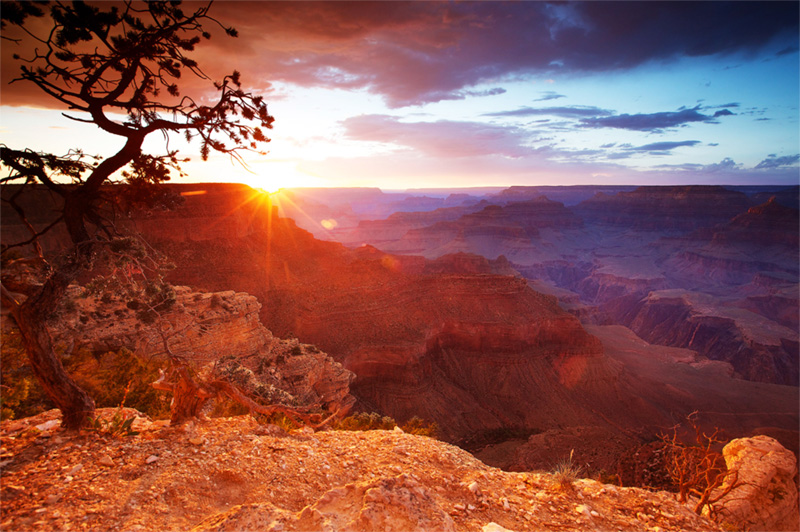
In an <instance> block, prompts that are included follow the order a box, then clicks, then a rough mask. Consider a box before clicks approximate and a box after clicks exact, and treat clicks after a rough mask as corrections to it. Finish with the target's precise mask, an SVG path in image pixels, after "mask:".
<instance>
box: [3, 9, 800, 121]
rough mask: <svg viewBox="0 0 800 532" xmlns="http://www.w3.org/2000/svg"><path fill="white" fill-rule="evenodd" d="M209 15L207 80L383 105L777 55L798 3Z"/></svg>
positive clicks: (203, 55)
mask: <svg viewBox="0 0 800 532" xmlns="http://www.w3.org/2000/svg"><path fill="white" fill-rule="evenodd" d="M211 13H212V15H214V16H216V17H217V18H218V19H219V20H220V21H221V22H222V23H223V24H225V25H233V26H234V27H236V28H237V29H238V30H239V34H240V38H239V39H226V38H224V37H217V35H218V34H219V33H220V31H219V30H218V29H215V28H210V29H211V30H212V33H214V35H215V37H214V38H213V39H212V40H211V41H209V42H208V43H203V45H202V46H200V47H198V51H197V53H195V54H193V57H194V58H195V59H197V60H198V62H199V63H200V64H201V65H203V66H204V68H205V67H207V68H205V69H206V70H207V71H208V72H209V73H210V74H212V75H213V76H214V77H215V78H218V77H219V76H220V75H221V74H224V73H227V72H229V71H230V70H232V69H234V68H236V69H238V70H240V71H241V72H242V74H243V79H245V80H246V81H248V80H251V81H249V82H250V83H253V82H255V83H256V84H257V85H258V84H259V83H261V82H266V81H271V82H283V83H289V84H296V85H300V86H304V87H326V88H344V89H358V90H365V91H368V92H370V93H372V94H376V95H380V96H381V97H383V98H384V100H385V102H386V103H387V105H389V106H390V107H392V108H398V107H403V106H410V105H421V104H425V103H430V102H436V101H441V100H445V99H452V98H460V97H462V96H463V97H468V96H470V95H469V94H466V93H461V92H460V91H465V90H467V91H469V90H478V91H480V90H481V89H480V88H481V87H482V86H486V85H496V84H497V83H498V82H500V81H502V80H504V79H524V78H525V77H530V76H533V75H537V76H541V77H548V78H553V77H554V75H555V74H558V75H565V74H582V73H596V72H609V71H620V70H625V69H632V68H635V67H637V66H640V65H644V64H653V63H654V62H670V61H675V60H679V59H680V58H683V57H687V56H691V57H702V56H714V55H723V54H724V55H742V56H746V55H752V54H755V53H758V52H761V51H766V50H774V52H773V54H774V53H775V52H779V53H780V52H783V51H784V50H787V49H789V48H791V47H792V46H794V47H796V44H797V43H796V40H797V32H798V18H800V17H799V16H798V4H797V3H796V2H658V3H656V2H625V3H622V2H583V3H574V4H573V3H570V4H564V5H561V4H559V5H552V4H549V3H545V2H508V3H506V2H458V3H455V2H357V3H356V2H314V3H311V2H240V1H229V2H218V3H215V4H214V6H213V7H212V9H211ZM9 36H11V35H9ZM15 51H18V47H16V46H15V45H12V44H9V45H8V46H4V47H3V50H2V54H3V60H2V64H3V72H2V74H3V78H4V79H12V78H13V77H14V73H15V72H18V66H17V65H16V64H15V61H13V60H11V54H13V53H14V52H15ZM182 83H183V85H184V86H186V85H187V84H189V85H190V84H192V83H194V81H187V80H182ZM35 92H36V91H30V90H29V87H26V86H24V85H23V84H14V85H12V86H11V87H10V88H4V95H3V96H4V103H7V104H21V103H26V102H27V103H30V102H31V101H32V100H31V98H32V97H33V98H38V99H37V100H35V101H36V102H37V103H41V102H43V101H44V100H43V99H41V97H40V96H39V95H35ZM31 93H34V96H32V94H31ZM51 105H52V102H51Z"/></svg>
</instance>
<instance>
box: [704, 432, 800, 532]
mask: <svg viewBox="0 0 800 532" xmlns="http://www.w3.org/2000/svg"><path fill="white" fill-rule="evenodd" d="M722 454H723V456H724V457H725V464H726V465H727V467H728V470H731V471H735V475H734V476H731V477H729V479H730V480H729V481H728V482H727V483H730V482H732V481H733V480H736V481H738V482H739V483H741V485H740V486H739V487H737V488H735V489H734V490H733V491H731V492H730V493H729V494H728V495H726V496H725V497H723V498H722V499H721V501H720V502H719V507H720V510H719V512H720V516H721V519H720V522H722V523H728V524H730V525H731V526H732V527H735V528H737V529H739V530H797V529H798V525H799V524H800V515H798V506H797V485H796V484H795V481H794V479H795V477H796V475H797V457H796V456H795V454H794V453H793V452H792V451H789V450H788V449H786V448H785V447H783V446H782V445H781V444H780V443H778V442H777V441H776V440H774V439H773V438H770V437H768V436H755V437H753V438H739V439H736V440H733V441H731V442H730V443H728V444H727V445H726V446H725V448H724V449H723V450H722ZM727 483H726V484H727ZM725 487H726V485H723V486H722V488H720V490H718V492H719V491H722V489H724V488H725Z"/></svg>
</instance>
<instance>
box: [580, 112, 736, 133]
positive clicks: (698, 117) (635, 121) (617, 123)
mask: <svg viewBox="0 0 800 532" xmlns="http://www.w3.org/2000/svg"><path fill="white" fill-rule="evenodd" d="M698 109H699V107H694V108H692V109H683V110H679V111H666V112H659V113H641V114H621V115H612V116H604V117H592V118H585V119H583V120H581V125H582V126H584V127H591V128H603V127H608V128H616V129H630V130H633V131H653V132H659V131H662V130H664V129H670V128H675V127H679V126H682V125H684V124H689V123H692V122H705V123H710V124H715V123H717V121H716V120H715V118H716V117H718V116H724V115H725V114H733V113H731V112H730V111H728V113H724V112H723V111H718V112H717V113H715V114H714V116H709V115H704V114H703V113H701V112H700V111H698Z"/></svg>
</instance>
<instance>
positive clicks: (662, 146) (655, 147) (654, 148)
mask: <svg viewBox="0 0 800 532" xmlns="http://www.w3.org/2000/svg"><path fill="white" fill-rule="evenodd" d="M697 144H700V141H699V140H682V141H677V142H653V143H651V144H645V145H644V146H635V147H633V146H631V147H629V148H625V149H626V150H628V151H638V152H650V153H662V154H663V153H667V152H669V151H670V150H674V149H675V148H682V147H684V146H696V145H697Z"/></svg>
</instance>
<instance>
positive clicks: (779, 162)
mask: <svg viewBox="0 0 800 532" xmlns="http://www.w3.org/2000/svg"><path fill="white" fill-rule="evenodd" d="M798 161H800V154H796V155H786V156H784V157H777V156H776V155H774V154H770V155H768V156H767V158H766V159H764V160H763V161H761V162H760V163H758V164H757V165H756V166H755V168H756V170H774V169H778V168H786V167H789V166H795V165H796V164H797V162H798Z"/></svg>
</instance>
